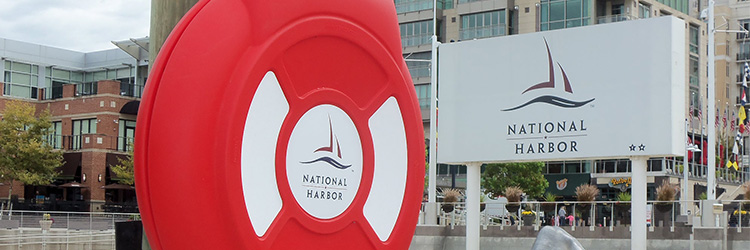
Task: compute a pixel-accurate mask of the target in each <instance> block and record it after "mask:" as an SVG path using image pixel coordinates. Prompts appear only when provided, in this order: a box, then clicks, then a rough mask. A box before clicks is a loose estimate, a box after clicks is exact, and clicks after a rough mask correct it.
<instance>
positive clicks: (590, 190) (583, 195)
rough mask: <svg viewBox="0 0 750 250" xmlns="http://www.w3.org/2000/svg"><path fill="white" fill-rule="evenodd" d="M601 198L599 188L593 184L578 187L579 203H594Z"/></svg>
mask: <svg viewBox="0 0 750 250" xmlns="http://www.w3.org/2000/svg"><path fill="white" fill-rule="evenodd" d="M597 196H599V188H597V187H596V186H594V185H591V184H583V185H580V186H578V187H576V197H577V199H578V201H594V200H595V199H596V197H597Z"/></svg>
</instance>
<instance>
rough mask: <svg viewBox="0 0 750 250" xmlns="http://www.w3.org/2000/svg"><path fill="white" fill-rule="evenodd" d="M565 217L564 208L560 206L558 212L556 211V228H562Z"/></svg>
mask: <svg viewBox="0 0 750 250" xmlns="http://www.w3.org/2000/svg"><path fill="white" fill-rule="evenodd" d="M566 215H567V212H566V211H565V206H561V207H560V210H559V211H557V218H558V226H564V225H565V224H564V223H565V217H566Z"/></svg>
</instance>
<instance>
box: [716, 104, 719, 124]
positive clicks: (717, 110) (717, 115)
mask: <svg viewBox="0 0 750 250" xmlns="http://www.w3.org/2000/svg"><path fill="white" fill-rule="evenodd" d="M716 127H717V128H718V127H719V108H716Z"/></svg>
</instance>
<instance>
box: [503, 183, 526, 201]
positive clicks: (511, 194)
mask: <svg viewBox="0 0 750 250" xmlns="http://www.w3.org/2000/svg"><path fill="white" fill-rule="evenodd" d="M504 194H505V198H507V199H508V202H519V201H521V195H523V189H521V188H520V187H516V186H514V187H507V188H505V192H504Z"/></svg>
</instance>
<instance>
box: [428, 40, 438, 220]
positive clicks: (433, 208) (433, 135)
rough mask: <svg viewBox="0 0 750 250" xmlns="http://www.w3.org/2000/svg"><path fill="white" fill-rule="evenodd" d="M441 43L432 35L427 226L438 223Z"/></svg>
mask: <svg viewBox="0 0 750 250" xmlns="http://www.w3.org/2000/svg"><path fill="white" fill-rule="evenodd" d="M439 45H440V42H438V40H437V36H436V35H432V59H431V60H432V62H431V63H430V70H431V71H430V149H429V155H430V159H429V164H430V166H429V169H428V170H427V171H428V176H427V177H428V178H427V180H428V184H427V195H428V196H427V199H428V200H427V201H428V205H427V208H426V209H425V221H426V224H427V225H435V224H436V222H437V203H436V202H437V167H438V163H437V66H438V65H437V60H438V58H437V57H438V55H437V49H438V46H439Z"/></svg>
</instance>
